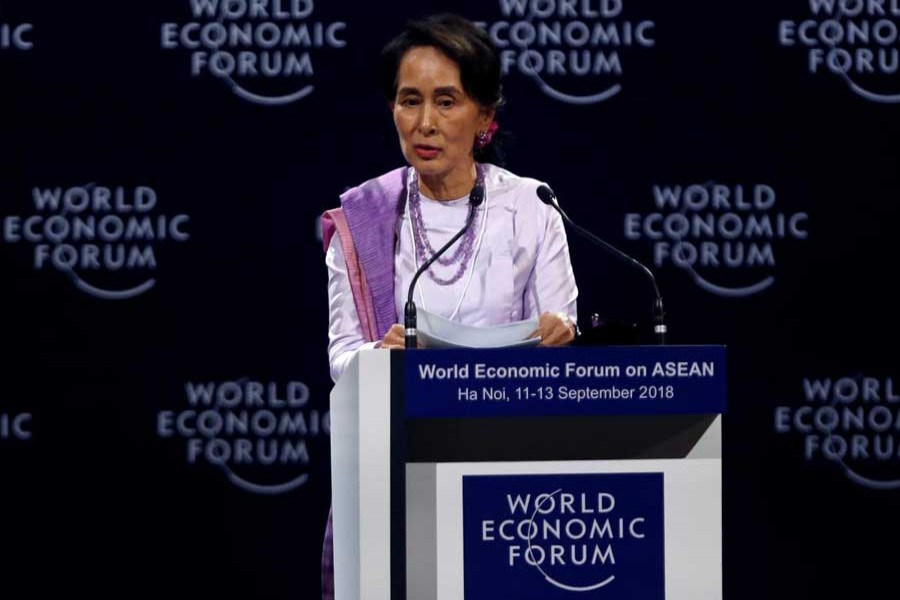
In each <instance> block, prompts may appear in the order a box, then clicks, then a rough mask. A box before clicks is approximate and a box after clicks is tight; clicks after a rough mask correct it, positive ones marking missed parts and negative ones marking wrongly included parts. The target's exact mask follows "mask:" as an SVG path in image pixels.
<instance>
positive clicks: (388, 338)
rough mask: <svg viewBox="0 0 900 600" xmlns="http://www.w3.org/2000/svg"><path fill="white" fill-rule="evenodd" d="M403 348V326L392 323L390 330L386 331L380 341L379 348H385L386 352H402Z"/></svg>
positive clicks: (404, 337) (404, 335) (404, 333)
mask: <svg viewBox="0 0 900 600" xmlns="http://www.w3.org/2000/svg"><path fill="white" fill-rule="evenodd" d="M405 347H406V329H404V328H403V325H400V324H399V323H394V324H393V325H391V328H390V329H388V331H387V333H386V334H384V339H383V340H381V345H380V346H379V348H387V349H388V350H393V349H396V348H400V349H401V350H402V349H403V348H405Z"/></svg>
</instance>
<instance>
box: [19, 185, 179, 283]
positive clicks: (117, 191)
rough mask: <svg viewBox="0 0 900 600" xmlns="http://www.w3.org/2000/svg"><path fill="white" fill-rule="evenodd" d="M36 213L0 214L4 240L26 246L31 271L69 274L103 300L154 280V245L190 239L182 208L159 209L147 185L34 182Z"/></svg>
mask: <svg viewBox="0 0 900 600" xmlns="http://www.w3.org/2000/svg"><path fill="white" fill-rule="evenodd" d="M31 199H32V202H33V203H34V211H35V212H34V213H33V214H31V215H25V216H22V215H8V216H6V217H4V218H3V232H2V236H3V241H4V242H6V243H8V244H23V245H31V246H32V248H33V252H32V256H33V261H32V262H33V265H34V268H35V270H38V271H43V270H47V269H53V270H56V271H59V272H62V273H65V274H67V275H68V276H69V277H71V279H72V281H73V283H74V285H75V287H76V288H77V289H79V290H81V291H82V292H84V293H85V294H88V295H90V296H94V297H96V298H102V299H105V300H127V299H129V298H134V297H136V296H140V295H141V294H143V293H145V292H147V291H148V290H150V289H151V288H152V287H153V286H154V285H155V284H156V277H155V273H156V271H157V269H158V267H159V262H158V260H157V247H158V246H159V245H160V244H172V243H183V242H186V241H187V240H188V239H190V234H189V232H188V224H189V222H190V217H189V216H188V215H186V214H175V215H166V214H159V213H158V212H157V204H158V196H157V194H156V191H155V190H154V189H153V188H151V187H148V186H136V187H133V188H130V187H124V186H117V187H106V186H101V185H94V184H90V185H85V186H75V187H35V188H33V189H32V190H31Z"/></svg>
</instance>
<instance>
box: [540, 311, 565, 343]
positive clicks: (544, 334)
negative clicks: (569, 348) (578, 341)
mask: <svg viewBox="0 0 900 600" xmlns="http://www.w3.org/2000/svg"><path fill="white" fill-rule="evenodd" d="M535 336H541V343H540V345H541V346H563V345H565V344H568V343H569V342H571V341H572V340H574V339H575V323H573V322H572V319H570V318H569V316H568V315H566V314H565V313H551V312H545V313H544V314H542V315H541V317H540V319H538V329H537V331H535V332H534V333H533V334H531V337H535Z"/></svg>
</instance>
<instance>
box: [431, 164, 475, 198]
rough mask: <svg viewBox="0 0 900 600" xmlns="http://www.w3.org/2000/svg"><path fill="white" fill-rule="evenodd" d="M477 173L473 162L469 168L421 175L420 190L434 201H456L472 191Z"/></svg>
mask: <svg viewBox="0 0 900 600" xmlns="http://www.w3.org/2000/svg"><path fill="white" fill-rule="evenodd" d="M476 176H477V171H476V170H475V162H474V161H473V162H472V164H471V165H469V167H468V168H462V169H457V170H455V171H451V172H450V173H442V174H440V175H424V174H422V173H419V190H420V191H421V192H422V193H423V194H424V195H425V196H427V197H428V198H431V199H432V200H455V199H456V198H462V197H463V196H465V195H466V194H468V193H469V192H471V191H472V186H474V185H475V178H476Z"/></svg>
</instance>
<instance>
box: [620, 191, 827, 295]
mask: <svg viewBox="0 0 900 600" xmlns="http://www.w3.org/2000/svg"><path fill="white" fill-rule="evenodd" d="M652 193H653V204H654V209H655V210H653V211H652V212H650V213H647V214H640V213H629V214H626V215H625V238H626V239H628V240H648V241H649V242H651V243H652V244H653V264H654V265H655V266H657V267H663V266H666V265H674V266H675V267H678V268H680V269H683V270H685V271H686V272H687V273H688V274H689V275H690V276H691V279H693V280H694V282H695V283H696V284H697V285H698V286H699V287H700V288H702V289H704V290H706V291H707V292H709V293H711V294H716V295H718V296H729V297H742V296H750V295H753V294H757V293H759V292H762V291H763V290H765V289H767V288H768V287H770V286H771V285H772V284H773V283H775V275H774V271H775V267H776V258H775V255H776V244H783V243H785V242H787V241H789V240H805V239H806V238H807V237H808V236H809V231H808V225H809V223H808V222H809V215H808V214H807V213H805V212H794V213H792V212H785V211H783V210H780V209H779V208H778V207H777V201H778V198H777V194H776V193H775V189H774V188H773V187H772V186H770V185H766V184H754V185H733V186H729V185H723V184H719V183H714V182H706V183H697V184H688V185H654V186H653V189H652Z"/></svg>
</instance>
